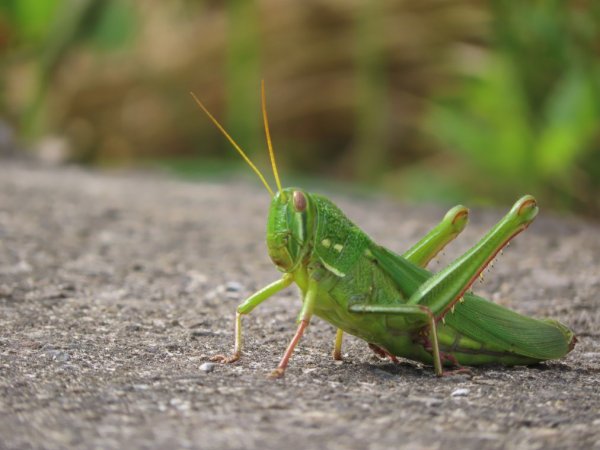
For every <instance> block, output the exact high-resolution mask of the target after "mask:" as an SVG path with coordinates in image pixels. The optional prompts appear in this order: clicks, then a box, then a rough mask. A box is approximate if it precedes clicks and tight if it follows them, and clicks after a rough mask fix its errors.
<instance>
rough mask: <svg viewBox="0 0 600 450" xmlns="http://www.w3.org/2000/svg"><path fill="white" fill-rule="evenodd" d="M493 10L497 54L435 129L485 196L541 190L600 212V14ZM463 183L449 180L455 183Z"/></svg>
mask: <svg viewBox="0 0 600 450" xmlns="http://www.w3.org/2000/svg"><path fill="white" fill-rule="evenodd" d="M595 5H596V6H595V7H594V8H590V9H584V10H578V9H576V8H570V7H569V6H568V5H567V3H566V2H559V1H543V2H542V1H540V2H509V1H506V0H497V1H495V2H493V12H494V24H493V30H494V32H493V41H492V43H493V47H492V49H493V51H489V52H487V53H486V54H485V55H483V56H482V58H484V61H483V64H482V65H481V70H480V71H479V73H467V74H465V76H464V80H463V81H462V82H460V83H459V84H458V87H457V88H455V89H454V90H453V92H451V93H450V94H448V95H446V96H445V97H441V98H439V99H438V102H437V104H436V105H435V106H433V107H432V108H431V111H430V113H429V115H428V117H427V128H428V130H429V131H430V132H431V133H432V134H433V135H434V136H435V137H436V138H437V139H438V140H439V142H440V143H441V145H443V147H444V148H445V149H447V150H448V151H449V152H453V154H454V155H455V156H456V157H457V158H458V159H459V161H460V163H461V164H462V165H464V168H463V167H461V168H460V169H459V170H462V171H464V172H467V173H469V176H468V178H469V180H470V181H469V183H468V184H467V185H472V186H473V185H475V186H477V194H476V195H478V196H481V197H484V198H489V199H494V198H496V199H497V198H502V199H505V200H508V199H509V198H512V197H514V196H515V195H518V193H519V192H536V193H537V195H539V196H541V197H543V198H544V199H547V200H550V201H551V202H552V203H553V204H554V205H555V206H562V207H567V208H574V209H578V210H584V208H586V207H588V206H590V205H591V206H592V207H593V208H594V209H595V210H596V211H595V212H597V211H598V207H599V206H600V203H598V200H597V199H596V197H597V195H596V194H597V192H598V187H599V186H600V185H599V182H598V180H599V176H600V173H599V172H598V169H599V166H598V159H599V157H600V155H599V150H600V149H599V148H598V147H599V145H600V141H599V138H600V61H599V60H598V57H597V56H598V55H597V53H598V43H599V42H600V14H599V13H600V8H599V7H598V4H597V3H596V4H595ZM458 183H461V179H460V178H459V179H454V180H449V184H453V185H456V184H458Z"/></svg>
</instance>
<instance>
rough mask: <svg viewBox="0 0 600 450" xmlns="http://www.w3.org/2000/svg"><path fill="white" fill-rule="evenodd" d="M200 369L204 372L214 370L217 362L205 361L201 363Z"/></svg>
mask: <svg viewBox="0 0 600 450" xmlns="http://www.w3.org/2000/svg"><path fill="white" fill-rule="evenodd" d="M200 370H201V371H202V372H206V373H210V372H212V371H213V370H215V364H214V363H210V362H205V363H204V364H202V365H200Z"/></svg>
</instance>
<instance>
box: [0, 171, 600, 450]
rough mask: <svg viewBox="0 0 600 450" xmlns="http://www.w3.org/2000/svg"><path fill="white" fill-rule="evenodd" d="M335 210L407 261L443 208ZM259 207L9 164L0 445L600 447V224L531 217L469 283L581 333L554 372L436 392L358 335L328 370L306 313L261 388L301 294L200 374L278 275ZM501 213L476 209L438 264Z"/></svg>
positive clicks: (450, 382) (499, 372) (139, 182)
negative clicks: (239, 310)
mask: <svg viewBox="0 0 600 450" xmlns="http://www.w3.org/2000/svg"><path fill="white" fill-rule="evenodd" d="M333 197H334V201H336V203H338V204H339V205H340V206H341V207H342V208H343V209H344V210H345V211H346V212H347V214H348V215H349V216H350V217H351V218H352V219H353V220H354V221H355V222H356V223H358V224H359V225H360V226H361V227H362V228H363V229H364V230H365V231H367V232H368V233H369V234H370V235H371V236H373V237H374V238H375V239H376V240H377V241H379V242H380V243H382V244H384V245H386V246H388V247H390V248H392V249H395V250H398V251H400V250H402V249H403V248H406V247H407V246H409V245H410V244H411V243H412V242H413V241H415V240H416V239H417V238H418V237H419V236H420V235H422V234H423V233H424V232H426V231H427V229H428V228H429V227H431V226H432V225H433V224H435V223H436V221H437V220H438V219H439V218H440V217H441V216H442V215H443V213H444V211H443V210H442V209H438V208H436V207H414V206H413V207H408V206H405V205H401V204H396V203H393V202H390V201H387V200H384V199H380V198H349V197H343V196H340V195H334V196H333ZM267 206H268V196H267V195H266V194H265V192H264V191H263V190H261V189H260V188H259V187H258V186H254V185H247V184H242V183H228V184H216V183H193V184H192V183H185V182H178V181H173V180H169V179H165V178H163V177H160V176H156V175H139V174H137V175H130V174H129V175H105V174H98V173H90V172H85V171H82V170H78V169H42V168H32V167H29V166H26V165H22V164H21V165H17V164H15V163H8V162H7V161H0V393H1V394H0V447H1V448H23V449H24V448H51V449H54V448H56V449H59V448H78V449H92V448H127V449H137V448H141V449H142V448H143V449H145V448H152V449H161V448H202V449H209V448H230V449H242V448H244V449H271V448H289V449H304V448H324V449H338V448H339V449H387V448H402V449H419V448H428V449H429V448H431V449H442V448H443V449H445V450H446V449H448V450H451V449H459V448H460V449H462V448H491V449H497V448H498V449H500V448H521V449H534V448H569V449H572V448H581V449H589V448H600V333H599V332H598V330H599V329H600V307H599V301H598V296H599V293H600V274H599V258H600V239H598V238H599V231H600V226H599V225H598V224H593V223H586V222H584V221H581V220H579V219H570V218H559V217H556V216H553V215H551V214H550V213H548V212H545V211H544V210H543V209H542V211H541V214H540V217H539V218H538V219H537V221H536V222H535V223H534V224H533V225H532V226H531V227H530V228H529V230H528V231H527V232H526V233H525V234H523V235H521V236H519V237H518V238H517V240H516V241H515V242H514V244H513V245H512V246H511V248H510V249H509V250H508V251H506V252H505V253H504V256H503V257H501V258H500V260H499V261H498V263H497V264H496V265H495V268H494V269H493V272H492V273H490V274H488V275H487V277H486V279H485V281H484V283H483V284H482V285H480V286H478V287H477V289H476V291H477V292H479V293H483V294H484V295H486V296H488V297H489V298H492V299H493V300H495V301H497V302H500V303H502V304H505V305H508V306H510V307H512V308H514V309H516V310H518V311H520V312H523V313H527V314H531V315H536V316H549V317H553V318H557V319H560V320H561V321H563V322H564V323H565V324H567V325H569V326H570V327H572V328H573V329H574V330H575V331H576V332H577V334H578V336H579V343H578V345H577V347H576V348H575V350H574V351H573V352H572V353H570V354H569V355H568V356H567V357H566V358H564V359H563V360H560V361H555V362H548V363H545V364H541V365H538V366H535V367H514V368H502V367H488V368H477V369H475V370H474V375H473V376H472V377H468V376H465V375H461V376H451V377H447V378H443V379H438V378H436V377H434V376H433V372H432V370H431V368H429V367H424V366H422V365H419V364H415V363H410V362H402V363H401V364H399V365H393V364H391V363H389V362H386V361H382V360H378V359H377V358H376V357H375V356H374V355H373V354H372V353H371V352H370V351H369V350H368V349H367V347H366V345H365V344H364V343H363V342H361V341H359V340H357V339H353V338H349V339H347V340H346V342H345V348H344V353H345V360H344V361H343V362H341V363H338V362H334V361H332V359H331V358H330V356H329V355H330V352H331V348H332V341H333V337H334V331H333V329H332V327H331V326H329V325H328V324H326V323H324V322H323V321H320V320H319V319H316V320H314V321H313V323H312V324H311V327H310V328H309V331H308V334H307V335H306V336H305V338H304V339H303V341H302V342H301V345H300V346H299V348H298V349H297V351H296V353H295V354H294V357H293V359H292V362H291V365H290V368H289V370H288V373H287V374H286V377H285V378H284V379H282V380H277V381H272V380H268V379H266V377H265V375H266V374H267V373H268V372H269V371H270V370H271V369H272V368H273V367H274V366H275V365H276V364H277V362H278V360H279V358H280V356H281V354H282V352H283V350H284V348H285V346H286V345H287V342H288V341H289V339H290V338H291V336H292V334H293V331H294V329H295V325H294V319H295V315H296V313H297V311H298V310H299V305H300V302H299V300H298V298H297V293H296V291H295V289H288V290H287V291H285V292H284V293H282V294H281V295H277V296H276V297H275V298H274V299H272V300H271V301H268V302H266V303H265V304H263V305H262V306H261V307H260V308H258V309H257V310H256V311H255V312H254V313H253V314H252V315H251V316H250V317H249V318H247V319H246V320H245V333H246V334H245V335H246V353H245V355H244V358H243V359H242V360H241V361H240V362H239V363H237V364H234V365H225V366H223V365H212V364H207V361H208V359H209V357H210V356H211V355H213V354H215V353H220V352H226V351H229V350H230V349H231V346H232V342H233V332H232V331H233V330H232V325H233V317H234V309H235V307H236V305H237V304H238V303H239V302H240V301H242V300H243V299H244V297H246V296H247V295H249V294H250V293H252V292H253V291H255V290H256V289H258V288H260V287H262V286H264V285H265V284H267V283H268V282H271V281H273V280H275V279H276V278H277V276H278V273H277V272H276V270H275V269H274V267H273V266H272V265H271V263H270V262H269V260H268V258H267V255H266V250H265V244H264V228H265V218H266V213H267ZM542 208H543V205H542ZM501 213H502V212H501V211H483V210H474V211H472V219H471V224H470V226H469V227H468V228H467V230H466V231H465V232H464V233H463V235H462V236H461V237H460V238H459V239H458V240H457V242H456V243H454V244H453V245H452V246H451V247H450V248H449V249H448V251H447V252H446V253H447V254H446V255H445V256H443V257H442V258H441V262H440V263H439V264H440V265H441V264H444V263H447V262H448V261H450V260H451V257H452V256H457V255H458V254H460V252H461V251H464V250H466V249H467V248H468V246H469V245H472V244H473V243H474V242H475V241H476V239H477V238H478V237H479V236H481V234H482V233H483V232H484V231H485V230H486V229H487V228H489V227H490V226H491V225H492V224H493V223H494V221H495V220H497V219H498V218H499V217H500V215H501ZM440 265H438V266H436V265H434V266H433V267H432V268H433V269H434V270H435V268H436V267H440Z"/></svg>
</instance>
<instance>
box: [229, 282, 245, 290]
mask: <svg viewBox="0 0 600 450" xmlns="http://www.w3.org/2000/svg"><path fill="white" fill-rule="evenodd" d="M243 288H244V286H242V283H238V282H237V281H228V282H227V283H225V291H226V292H240V291H241V290H242V289H243Z"/></svg>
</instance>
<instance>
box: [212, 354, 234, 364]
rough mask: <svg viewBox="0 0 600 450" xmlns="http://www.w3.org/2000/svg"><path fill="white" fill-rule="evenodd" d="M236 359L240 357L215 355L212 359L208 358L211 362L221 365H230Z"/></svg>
mask: <svg viewBox="0 0 600 450" xmlns="http://www.w3.org/2000/svg"><path fill="white" fill-rule="evenodd" d="M238 359H240V355H238V354H233V355H229V356H226V355H215V356H213V357H212V358H210V360H211V361H213V362H218V363H221V364H230V363H234V362H236V361H237V360H238Z"/></svg>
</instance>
